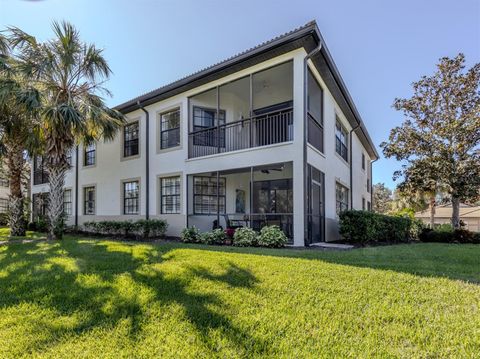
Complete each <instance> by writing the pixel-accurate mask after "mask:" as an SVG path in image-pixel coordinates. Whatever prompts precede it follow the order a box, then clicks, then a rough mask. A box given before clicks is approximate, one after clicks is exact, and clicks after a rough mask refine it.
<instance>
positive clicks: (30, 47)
mask: <svg viewBox="0 0 480 359" xmlns="http://www.w3.org/2000/svg"><path fill="white" fill-rule="evenodd" d="M52 28H53V31H54V34H55V37H54V38H53V39H52V40H50V41H47V42H43V43H41V42H38V41H37V40H36V39H35V37H33V36H31V35H29V34H27V33H25V32H23V31H22V30H20V29H18V28H16V27H11V28H9V40H10V44H11V46H12V48H14V49H15V51H16V53H17V58H18V59H19V61H20V62H21V65H20V67H19V68H20V70H21V71H22V73H23V74H24V75H25V76H27V77H28V78H31V79H32V80H33V82H34V84H35V87H36V88H37V89H38V90H39V92H40V102H41V113H40V134H41V138H42V140H43V142H44V143H45V148H44V154H45V157H46V160H47V161H46V170H47V173H48V177H49V183H50V196H49V208H48V220H49V238H50V239H61V238H62V235H63V228H64V223H63V187H64V182H65V173H66V171H67V170H68V168H69V163H68V160H67V154H68V151H69V150H70V149H71V148H73V147H74V146H75V145H76V144H78V143H79V142H83V143H85V144H89V143H91V142H93V141H96V140H100V139H105V140H111V139H113V138H114V137H115V134H116V133H117V130H118V129H119V128H120V127H121V126H122V125H123V123H124V116H123V115H122V114H121V113H120V112H118V111H116V110H113V109H110V108H109V107H107V106H106V105H105V103H104V100H103V98H102V97H101V95H103V94H106V95H110V93H109V92H108V90H107V89H106V88H105V87H104V86H103V84H104V81H106V80H107V79H108V78H109V76H110V74H111V70H110V67H109V66H108V64H107V62H106V60H105V58H104V57H103V55H102V50H101V49H97V48H96V47H95V46H94V45H92V44H86V43H84V42H82V41H81V40H80V36H79V32H78V31H77V30H76V29H75V27H74V26H73V25H71V24H69V23H67V22H62V23H57V22H54V23H53V26H52Z"/></svg>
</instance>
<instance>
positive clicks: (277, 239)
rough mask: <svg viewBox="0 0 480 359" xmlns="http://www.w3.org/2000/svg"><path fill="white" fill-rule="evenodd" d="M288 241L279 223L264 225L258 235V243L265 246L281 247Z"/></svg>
mask: <svg viewBox="0 0 480 359" xmlns="http://www.w3.org/2000/svg"><path fill="white" fill-rule="evenodd" d="M287 242H288V238H287V236H286V235H285V233H283V231H282V230H281V229H280V227H279V226H277V225H273V226H265V227H263V228H262V230H261V231H260V235H259V236H258V244H259V245H260V246H263V247H274V248H280V247H284V246H285V244H287Z"/></svg>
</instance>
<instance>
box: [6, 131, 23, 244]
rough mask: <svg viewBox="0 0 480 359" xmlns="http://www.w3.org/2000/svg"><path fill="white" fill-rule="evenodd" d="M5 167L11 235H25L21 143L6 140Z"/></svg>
mask: <svg viewBox="0 0 480 359" xmlns="http://www.w3.org/2000/svg"><path fill="white" fill-rule="evenodd" d="M5 146H6V148H7V167H8V173H9V184H10V204H9V225H10V235H11V236H25V231H26V228H25V227H26V223H25V218H24V213H23V210H24V207H23V206H24V198H23V192H22V172H23V169H24V164H25V159H24V157H23V147H22V145H21V144H20V145H19V144H18V143H15V142H11V141H8V140H7V141H6V142H5Z"/></svg>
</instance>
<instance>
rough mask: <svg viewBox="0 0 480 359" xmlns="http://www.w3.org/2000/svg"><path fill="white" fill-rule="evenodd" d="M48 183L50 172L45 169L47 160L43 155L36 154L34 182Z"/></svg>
mask: <svg viewBox="0 0 480 359" xmlns="http://www.w3.org/2000/svg"><path fill="white" fill-rule="evenodd" d="M44 183H48V174H47V171H46V169H45V161H44V158H43V157H42V156H35V158H34V159H33V184H34V185H37V184H44Z"/></svg>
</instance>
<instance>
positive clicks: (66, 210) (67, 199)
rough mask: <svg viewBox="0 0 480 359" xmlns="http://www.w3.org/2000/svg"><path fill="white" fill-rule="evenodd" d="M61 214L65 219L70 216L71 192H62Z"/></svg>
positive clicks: (69, 190)
mask: <svg viewBox="0 0 480 359" xmlns="http://www.w3.org/2000/svg"><path fill="white" fill-rule="evenodd" d="M63 214H64V215H65V216H67V217H69V216H71V215H72V190H71V189H66V190H65V191H63Z"/></svg>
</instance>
